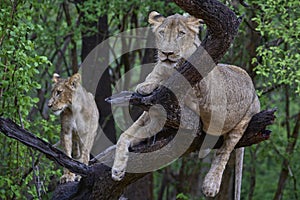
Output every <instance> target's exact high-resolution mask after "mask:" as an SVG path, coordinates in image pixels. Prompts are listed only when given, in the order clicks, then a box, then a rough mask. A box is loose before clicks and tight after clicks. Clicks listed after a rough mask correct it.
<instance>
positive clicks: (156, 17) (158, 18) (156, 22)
mask: <svg viewBox="0 0 300 200" xmlns="http://www.w3.org/2000/svg"><path fill="white" fill-rule="evenodd" d="M164 20H165V17H164V16H162V15H161V14H159V13H158V12H156V11H152V12H151V13H150V14H149V18H148V22H149V24H150V25H151V26H152V28H153V31H155V29H156V28H157V27H158V26H160V25H161V24H162V22H163V21H164Z"/></svg>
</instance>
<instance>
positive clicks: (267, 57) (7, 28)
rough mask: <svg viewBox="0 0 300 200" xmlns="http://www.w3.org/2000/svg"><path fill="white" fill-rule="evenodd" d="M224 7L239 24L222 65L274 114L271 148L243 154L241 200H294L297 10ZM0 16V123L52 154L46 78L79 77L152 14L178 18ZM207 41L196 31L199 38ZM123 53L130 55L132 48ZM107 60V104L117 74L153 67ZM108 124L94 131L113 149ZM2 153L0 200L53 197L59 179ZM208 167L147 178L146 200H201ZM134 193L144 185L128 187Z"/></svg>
mask: <svg viewBox="0 0 300 200" xmlns="http://www.w3.org/2000/svg"><path fill="white" fill-rule="evenodd" d="M223 3H226V5H228V6H229V7H231V8H232V9H233V10H234V11H235V12H236V14H237V15H239V16H241V15H244V19H243V22H242V24H241V26H240V30H239V35H238V36H237V38H236V39H235V41H234V44H233V45H232V47H231V49H230V50H229V51H228V53H227V54H226V55H225V57H224V58H223V60H222V62H224V63H231V64H235V65H238V66H241V67H243V68H244V69H246V70H247V71H248V73H249V74H250V75H251V77H252V78H253V81H254V83H255V85H256V88H257V91H258V93H259V95H260V100H261V105H262V109H266V108H273V107H277V108H278V111H277V119H276V123H275V124H274V125H273V126H272V127H271V129H272V131H273V135H272V136H271V138H270V140H269V141H266V142H264V143H261V144H259V145H254V146H252V147H249V148H246V156H245V164H244V169H245V170H244V177H243V185H242V195H241V196H242V199H272V198H273V199H298V196H299V191H298V188H299V187H300V185H299V177H300V172H299V171H300V165H299V163H298V162H297V158H298V155H299V153H300V148H299V144H298V143H299V142H298V143H297V140H298V135H299V129H300V128H299V127H300V105H299V100H300V97H299V94H300V67H299V63H300V52H299V47H300V35H299V34H300V2H299V1H296V0H292V1H289V2H287V1H283V0H265V1H262V0H249V1H248V2H247V4H248V6H247V5H245V4H244V5H241V4H240V3H239V1H236V0H232V1H223ZM0 9H1V12H0V68H1V70H0V107H1V108H0V116H3V117H7V118H11V119H13V120H14V121H16V122H18V123H19V124H20V125H21V126H23V127H24V128H25V129H28V130H30V131H31V132H33V133H35V134H37V135H38V136H39V137H42V138H44V139H45V140H47V141H49V142H50V143H53V144H55V143H56V142H57V141H58V140H59V131H60V125H59V120H58V119H57V117H55V116H53V115H52V114H51V113H50V112H49V110H48V109H47V99H49V94H50V91H51V77H52V74H53V73H54V72H58V73H60V74H61V75H62V76H69V75H71V74H72V73H74V72H77V71H78V68H79V66H80V63H82V62H83V60H84V58H85V57H86V56H87V54H88V53H89V51H90V50H92V49H93V48H94V47H95V46H96V45H97V44H99V43H100V42H101V41H102V40H104V39H105V38H107V37H109V36H113V35H115V34H117V33H120V32H122V31H125V30H130V29H132V28H138V27H144V26H147V13H148V12H149V11H152V10H157V11H159V12H160V13H162V14H164V15H166V16H167V15H170V14H173V13H176V12H178V13H182V10H180V8H178V7H177V6H176V5H175V4H174V3H172V2H169V1H149V0H145V1H142V3H141V1H138V0H132V1H126V2H125V1H93V0H91V1H89V0H87V1H80V0H78V1H48V2H41V1H34V2H27V1H8V0H5V1H2V2H1V6H0ZM204 29H205V27H204ZM204 33H205V31H204V30H203V31H201V33H200V37H203V35H204ZM122 45H130V41H128V40H126V41H123V43H122ZM111 54H112V53H111ZM111 56H113V54H112V55H111ZM149 57H151V58H149ZM147 59H148V60H147ZM114 60H115V61H114V62H113V63H112V64H111V65H110V66H109V70H107V73H106V76H107V78H106V79H103V80H102V82H101V85H102V86H103V87H104V88H103V90H105V92H103V95H104V94H106V97H107V96H109V94H111V88H112V86H113V85H115V84H116V82H117V81H118V80H119V79H120V78H121V77H122V74H124V73H125V72H127V71H129V70H130V69H131V68H133V67H135V66H138V65H139V64H140V63H149V62H153V61H154V54H153V53H151V52H150V50H143V49H141V50H137V51H132V52H129V53H126V54H124V55H122V56H121V57H120V58H114ZM139 79H140V77H133V78H132V79H130V80H131V82H130V83H123V84H126V85H128V86H131V85H135V84H136V83H137V81H138V80H139ZM96 99H97V96H96ZM101 106H102V105H101V103H100V105H99V107H101ZM102 116H103V115H102ZM104 116H108V115H105V113H104ZM107 118H108V119H107V120H103V121H102V122H100V123H101V124H102V126H103V129H104V130H110V131H108V132H107V133H106V134H108V135H109V136H108V137H110V138H112V140H115V137H116V134H120V132H121V131H120V129H119V128H118V126H116V125H115V124H114V122H113V120H112V119H109V116H108V117H107ZM108 121H110V122H111V123H108ZM105 126H107V127H105ZM108 126H111V127H108ZM0 145H1V150H0V156H1V160H2V162H1V164H0V166H1V172H0V199H32V198H34V199H42V198H43V199H47V198H48V197H49V196H51V191H53V189H54V188H55V185H56V183H57V181H58V178H59V176H60V175H61V170H62V169H61V168H60V167H58V166H57V165H56V164H55V163H53V162H51V161H49V160H48V159H47V158H45V157H44V156H42V155H41V154H40V153H38V152H35V151H33V150H31V149H30V148H27V147H25V146H24V145H21V144H20V143H19V142H16V141H14V140H11V139H9V138H7V137H5V136H3V135H0ZM208 161H209V158H207V159H206V160H205V161H200V160H198V159H197V155H190V156H189V157H184V158H182V159H179V160H178V161H176V162H174V163H173V164H172V165H170V166H168V167H166V168H164V169H162V170H159V171H157V172H155V173H153V175H152V177H150V178H149V177H148V178H147V183H146V184H144V186H143V190H145V191H148V192H147V193H144V194H147V197H146V196H144V198H148V199H151V198H152V199H172V198H174V197H175V196H177V197H178V198H180V199H199V197H200V196H201V193H200V191H201V190H200V187H201V181H202V179H203V174H204V172H205V171H206V170H207V167H208V164H207V162H208ZM137 186H141V183H139V184H137V185H136V186H133V187H137ZM145 188H146V189H145ZM129 190H130V189H129ZM149 191H150V192H149ZM135 195H138V194H135ZM125 196H126V195H125ZM136 199H138V197H137V196H136Z"/></svg>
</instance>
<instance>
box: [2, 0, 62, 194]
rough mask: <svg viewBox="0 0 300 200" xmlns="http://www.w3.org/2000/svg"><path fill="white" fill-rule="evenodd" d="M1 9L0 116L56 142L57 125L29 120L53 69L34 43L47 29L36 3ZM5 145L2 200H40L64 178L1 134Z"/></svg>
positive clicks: (9, 4)
mask: <svg viewBox="0 0 300 200" xmlns="http://www.w3.org/2000/svg"><path fill="white" fill-rule="evenodd" d="M1 4H2V5H1V12H0V19H1V20H0V80H1V87H0V107H1V108H0V115H1V116H2V117H7V118H11V119H13V120H14V121H17V122H19V123H20V124H21V125H22V126H24V128H26V129H30V130H32V131H33V132H34V131H37V132H39V133H40V135H43V137H45V138H47V139H50V140H52V141H54V140H57V137H56V136H54V135H53V134H54V133H57V131H59V129H58V126H57V125H54V123H53V120H50V121H45V120H42V119H40V118H39V117H36V118H35V119H34V121H29V120H28V119H27V116H28V115H29V113H30V112H31V111H32V109H33V108H34V107H35V106H36V104H37V103H38V102H39V98H37V96H36V91H37V90H40V89H41V84H40V80H39V79H38V77H39V74H40V72H42V71H44V70H45V69H46V68H47V67H49V66H50V62H49V61H48V58H47V57H45V56H42V55H39V54H38V53H37V51H36V48H35V45H36V44H35V43H34V42H33V41H32V40H31V39H30V37H31V34H33V33H34V32H42V31H44V30H43V28H42V27H41V26H39V25H37V24H35V23H33V22H32V12H33V8H30V6H31V4H29V3H26V2H19V1H18V2H17V1H16V2H14V1H12V2H10V1H4V2H3V1H2V2H1ZM52 119H53V118H52ZM41 125H42V126H41ZM49 133H51V134H49ZM44 134H47V135H44ZM0 146H1V150H0V156H1V160H2V162H1V169H2V170H1V172H0V188H1V190H0V198H1V199H27V198H29V197H30V196H31V197H33V198H38V190H40V191H39V192H43V191H46V190H47V189H46V187H47V185H48V184H49V177H51V176H53V175H57V173H59V171H57V170H56V169H54V167H55V166H54V165H53V164H50V165H49V161H48V160H47V159H45V158H44V157H41V156H40V155H39V154H38V153H37V152H33V151H32V150H30V149H28V148H27V147H25V146H24V145H21V144H20V143H18V142H16V141H13V140H11V139H9V138H6V137H4V136H3V135H2V134H1V135H0ZM34 163H36V164H34ZM33 166H34V167H33ZM32 169H34V170H32ZM41 171H42V173H39V172H41ZM34 173H37V174H36V175H37V176H39V177H40V178H42V180H40V182H39V183H38V182H37V180H33V174H34ZM37 183H38V184H40V185H39V187H40V188H39V189H36V186H35V184H37Z"/></svg>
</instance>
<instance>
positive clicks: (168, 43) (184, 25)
mask: <svg viewBox="0 0 300 200" xmlns="http://www.w3.org/2000/svg"><path fill="white" fill-rule="evenodd" d="M148 21H149V23H150V24H151V25H152V29H153V32H154V33H155V38H156V46H157V49H158V59H159V61H161V62H165V63H169V64H172V63H176V62H177V61H178V60H179V59H180V58H185V59H186V58H188V57H189V56H190V55H192V53H193V52H194V51H195V50H196V49H197V47H198V46H199V45H200V40H199V38H198V32H199V26H200V20H199V19H196V18H195V17H192V16H189V17H185V16H182V15H179V14H175V15H171V16H169V17H167V18H165V17H163V16H162V15H160V14H159V13H157V12H155V11H153V12H151V13H150V14H149V19H148Z"/></svg>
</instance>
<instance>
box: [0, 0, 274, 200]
mask: <svg viewBox="0 0 300 200" xmlns="http://www.w3.org/2000/svg"><path fill="white" fill-rule="evenodd" d="M175 2H176V3H177V4H178V5H179V6H181V7H182V8H183V9H184V10H185V11H187V12H189V13H190V14H192V15H194V16H195V17H197V18H201V19H203V20H204V21H205V23H206V24H207V26H208V32H207V35H206V37H205V39H204V41H203V42H202V47H200V48H198V49H197V51H196V52H195V53H194V54H193V55H192V56H191V57H190V58H189V59H188V61H187V62H185V63H183V64H182V65H181V66H180V67H179V70H178V71H179V73H180V74H181V75H183V76H184V78H185V79H186V80H188V81H189V84H190V85H191V86H194V85H195V84H196V83H198V82H199V81H200V80H201V79H202V78H203V77H204V76H205V75H206V74H207V73H209V71H210V70H212V69H213V67H214V66H215V63H217V62H218V61H219V60H220V59H221V58H222V56H223V55H224V54H225V52H226V51H227V49H228V48H229V46H230V44H231V42H232V41H233V39H234V37H235V35H236V33H237V30H238V26H239V23H240V20H239V19H238V18H237V17H236V16H235V14H234V13H233V12H232V11H231V10H230V9H229V8H227V7H226V6H225V5H223V4H221V3H220V2H218V1H216V0H184V1H183V0H175ZM199 66H200V67H201V68H200V69H197V67H199ZM180 77H182V76H179V75H178V74H177V75H173V76H172V77H170V79H169V80H168V81H167V84H168V85H170V86H171V87H175V89H176V91H182V93H181V94H178V95H179V96H178V95H177V97H175V95H174V94H173V93H172V92H170V90H169V89H167V88H166V87H163V88H159V89H158V90H156V91H155V92H154V93H153V94H152V95H150V96H146V97H142V96H137V95H135V94H134V95H133V97H134V98H133V99H132V100H131V103H132V104H135V105H139V106H141V107H142V108H144V109H145V110H147V109H148V108H149V106H151V105H154V104H160V105H162V106H163V107H164V108H165V110H166V111H167V118H168V121H167V122H166V129H165V130H164V131H162V132H161V133H159V134H158V135H159V137H158V138H157V139H156V142H155V143H154V144H153V145H150V146H149V145H148V144H145V143H140V144H138V145H137V146H135V147H132V149H131V151H133V152H150V151H155V150H157V149H160V148H161V147H163V146H166V145H167V144H168V143H169V142H170V141H171V140H172V138H173V137H174V135H176V130H177V129H178V127H179V124H180V119H181V111H182V110H184V109H185V110H186V108H184V107H183V108H181V107H180V106H179V104H178V102H179V101H180V100H181V99H182V98H183V97H184V95H185V94H184V91H185V89H184V87H185V86H182V84H181V82H180V80H181V79H180ZM180 87H181V88H180ZM176 102H177V103H176ZM274 112H275V110H267V111H262V112H260V113H258V114H256V115H254V116H253V118H252V120H251V122H250V124H249V125H248V129H247V130H246V132H245V134H244V136H243V138H242V139H241V140H240V141H239V143H238V144H237V146H236V147H242V146H249V145H252V144H256V143H258V142H261V141H263V140H266V139H268V138H269V135H270V131H268V130H265V128H266V126H267V125H270V124H272V123H273V121H274ZM189 114H191V115H192V116H193V113H192V112H189ZM0 131H1V132H2V133H4V134H6V135H7V136H8V137H12V138H15V139H17V140H19V141H21V142H22V143H24V144H25V145H27V146H30V147H33V148H35V149H37V150H39V151H41V152H42V153H44V154H45V155H46V156H47V157H48V158H49V159H52V160H55V161H56V162H57V163H58V164H60V165H61V166H63V167H65V168H68V169H69V170H70V171H72V172H74V173H76V174H80V175H82V176H83V178H82V179H81V181H80V182H79V183H77V182H73V183H68V184H64V185H60V186H59V187H58V188H57V190H56V191H55V193H54V196H53V199H118V197H119V196H120V195H121V193H122V191H123V189H124V188H125V187H126V186H127V185H129V184H130V183H133V182H134V181H136V180H138V179H139V178H141V177H143V176H144V175H145V173H143V174H142V173H140V174H137V173H136V174H133V173H126V175H125V177H124V179H123V180H122V181H120V182H116V181H113V180H112V179H111V169H110V167H108V166H107V165H105V164H103V163H112V162H113V157H114V156H113V155H114V147H111V148H109V149H107V150H106V151H105V152H103V153H101V154H100V155H99V156H98V160H99V161H100V162H102V163H99V162H97V163H96V162H94V163H92V164H91V165H90V166H86V165H84V164H82V163H79V162H77V161H75V160H73V159H71V158H69V157H67V156H66V155H65V154H64V153H63V152H61V151H59V150H57V149H56V148H54V147H52V146H51V144H49V143H47V142H45V141H43V140H41V139H39V138H37V137H36V136H34V135H33V134H31V133H30V132H28V131H25V130H23V129H22V128H20V127H19V126H18V125H16V124H15V123H13V122H12V121H10V120H7V119H3V118H0ZM186 132H187V134H190V132H191V130H186ZM197 133H198V135H197V136H195V138H194V140H193V143H192V144H191V145H190V147H189V148H188V149H187V150H186V152H185V153H186V154H187V153H190V152H192V151H196V150H198V149H199V148H200V146H201V145H202V142H203V139H204V137H205V134H204V133H202V132H201V127H200V128H198V130H197ZM222 142H223V139H222V137H220V138H219V140H218V142H217V143H216V145H215V146H214V148H218V147H220V146H221V144H222ZM169 146H170V145H167V148H168V149H171V147H169ZM169 152H170V153H171V150H170V151H169ZM141 155H142V156H143V154H141ZM158 156H163V155H158ZM133 162H136V163H137V165H142V164H143V163H140V162H139V160H134V161H133Z"/></svg>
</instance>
